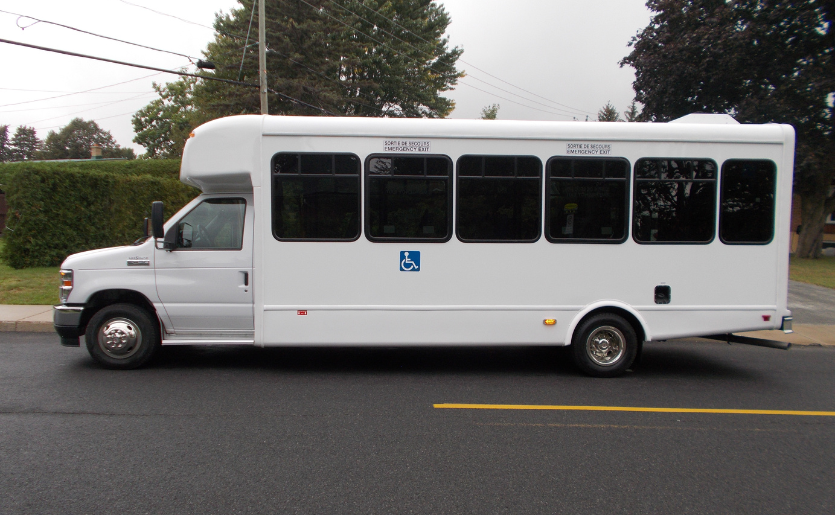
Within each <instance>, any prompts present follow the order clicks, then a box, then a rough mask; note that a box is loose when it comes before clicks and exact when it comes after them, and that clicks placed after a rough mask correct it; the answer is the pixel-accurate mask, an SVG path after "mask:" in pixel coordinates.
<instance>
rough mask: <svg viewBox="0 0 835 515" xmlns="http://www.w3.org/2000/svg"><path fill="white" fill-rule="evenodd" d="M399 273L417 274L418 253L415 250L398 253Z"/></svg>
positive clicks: (418, 265) (418, 269) (418, 266)
mask: <svg viewBox="0 0 835 515" xmlns="http://www.w3.org/2000/svg"><path fill="white" fill-rule="evenodd" d="M400 271H401V272H419V271H420V252H419V251H417V250H401V251H400Z"/></svg>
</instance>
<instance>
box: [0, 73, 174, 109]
mask: <svg viewBox="0 0 835 515" xmlns="http://www.w3.org/2000/svg"><path fill="white" fill-rule="evenodd" d="M156 75H160V74H159V73H152V74H150V75H145V76H143V77H139V78H137V79H131V80H126V81H123V82H117V83H116V84H110V85H108V86H101V87H98V88H92V89H85V90H84V91H76V92H75V93H67V94H66V95H56V96H54V97H46V98H39V99H36V100H26V101H25V102H15V103H13V104H3V105H0V107H10V106H17V105H21V104H31V103H33V102H43V101H45V100H52V99H54V98H63V97H69V96H72V95H80V94H82V93H89V92H91V91H98V90H100V89H105V88H112V87H113V86H120V85H122V84H127V83H128V82H136V81H138V80H142V79H147V78H148V77H154V76H156Z"/></svg>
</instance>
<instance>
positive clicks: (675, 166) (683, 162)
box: [632, 159, 716, 243]
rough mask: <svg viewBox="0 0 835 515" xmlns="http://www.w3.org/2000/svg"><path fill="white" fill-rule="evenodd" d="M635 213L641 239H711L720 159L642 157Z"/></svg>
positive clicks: (634, 232)
mask: <svg viewBox="0 0 835 515" xmlns="http://www.w3.org/2000/svg"><path fill="white" fill-rule="evenodd" d="M632 217H633V219H632V237H633V239H634V240H635V241H637V242H638V243H709V242H710V241H711V240H713V236H714V232H715V225H716V163H715V162H713V161H711V160H708V159H639V160H638V162H637V163H636V165H635V201H634V209H633V214H632Z"/></svg>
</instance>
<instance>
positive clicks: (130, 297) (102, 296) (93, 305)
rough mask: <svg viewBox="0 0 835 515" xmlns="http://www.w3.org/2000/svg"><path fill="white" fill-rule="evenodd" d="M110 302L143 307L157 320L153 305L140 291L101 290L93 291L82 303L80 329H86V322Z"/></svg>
mask: <svg viewBox="0 0 835 515" xmlns="http://www.w3.org/2000/svg"><path fill="white" fill-rule="evenodd" d="M111 304H134V305H136V306H139V307H141V308H143V309H145V310H146V311H147V312H148V314H149V315H151V316H152V317H153V318H154V319H157V320H159V318H158V317H157V311H156V309H155V308H154V305H153V304H151V301H149V300H148V298H147V297H145V296H144V295H142V294H141V293H139V292H137V291H133V290H102V291H99V292H96V293H94V294H93V295H92V296H91V297H90V299H89V300H88V301H87V303H86V304H85V305H84V311H83V314H82V316H81V324H80V326H81V328H82V331H86V330H87V323H88V322H89V321H90V319H91V318H93V315H95V314H96V312H98V310H100V309H101V308H103V307H104V306H108V305H111Z"/></svg>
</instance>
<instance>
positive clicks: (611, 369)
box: [571, 313, 638, 377]
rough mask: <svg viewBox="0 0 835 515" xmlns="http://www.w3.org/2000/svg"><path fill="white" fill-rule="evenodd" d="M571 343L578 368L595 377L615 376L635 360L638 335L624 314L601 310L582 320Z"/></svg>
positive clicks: (624, 370)
mask: <svg viewBox="0 0 835 515" xmlns="http://www.w3.org/2000/svg"><path fill="white" fill-rule="evenodd" d="M571 346H572V347H573V348H574V349H573V352H572V357H573V358H574V363H575V364H576V365H577V368H579V369H580V370H582V371H583V372H585V373H586V374H588V375H590V376H594V377H616V376H619V375H621V374H623V373H624V372H626V370H627V369H628V368H629V367H630V365H632V362H633V361H634V360H635V356H636V355H637V354H638V337H637V336H636V335H635V329H633V328H632V326H631V325H630V324H629V322H627V321H626V320H624V319H623V318H622V317H620V316H618V315H613V314H610V313H601V314H597V315H594V316H592V317H590V318H588V319H587V320H584V321H583V322H582V323H581V324H580V326H579V327H578V328H577V331H576V332H575V333H574V338H572V340H571Z"/></svg>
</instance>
